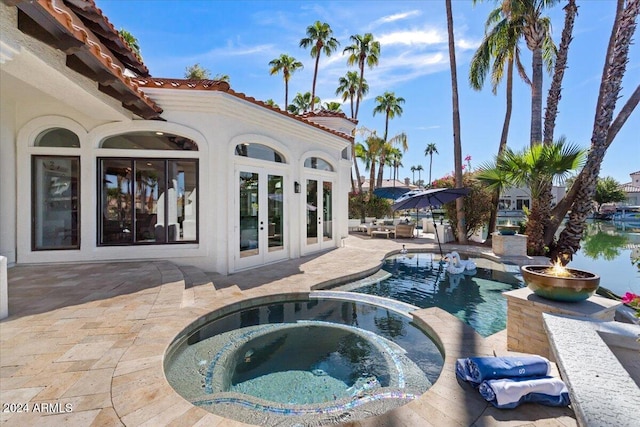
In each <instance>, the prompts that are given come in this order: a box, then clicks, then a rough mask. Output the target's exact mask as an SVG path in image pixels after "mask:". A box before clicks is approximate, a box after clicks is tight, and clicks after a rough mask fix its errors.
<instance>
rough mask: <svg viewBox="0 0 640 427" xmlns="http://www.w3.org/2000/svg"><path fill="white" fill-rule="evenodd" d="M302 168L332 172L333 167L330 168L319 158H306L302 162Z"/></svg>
mask: <svg viewBox="0 0 640 427" xmlns="http://www.w3.org/2000/svg"><path fill="white" fill-rule="evenodd" d="M304 167H305V168H311V169H318V170H323V171H329V172H333V166H331V165H330V164H329V162H327V161H326V160H323V159H321V158H320V157H309V158H307V160H305V161H304Z"/></svg>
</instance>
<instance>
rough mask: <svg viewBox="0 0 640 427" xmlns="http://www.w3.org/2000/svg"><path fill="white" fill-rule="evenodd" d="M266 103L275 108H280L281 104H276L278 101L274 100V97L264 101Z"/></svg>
mask: <svg viewBox="0 0 640 427" xmlns="http://www.w3.org/2000/svg"><path fill="white" fill-rule="evenodd" d="M264 103H265V104H267V105H269V106H271V107H273V108H278V109H279V108H280V106H279V105H278V104H276V101H274V100H273V99H271V98H269V99H267V100H266V101H264Z"/></svg>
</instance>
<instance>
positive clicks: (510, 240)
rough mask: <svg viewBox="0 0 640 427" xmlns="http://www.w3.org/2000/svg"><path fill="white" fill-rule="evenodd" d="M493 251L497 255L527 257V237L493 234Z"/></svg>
mask: <svg viewBox="0 0 640 427" xmlns="http://www.w3.org/2000/svg"><path fill="white" fill-rule="evenodd" d="M491 249H492V250H493V253H494V254H496V255H506V256H527V236H526V235H524V234H512V235H504V236H503V235H502V234H500V233H498V232H495V233H493V234H492V238H491Z"/></svg>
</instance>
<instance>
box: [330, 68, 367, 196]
mask: <svg viewBox="0 0 640 427" xmlns="http://www.w3.org/2000/svg"><path fill="white" fill-rule="evenodd" d="M367 93H369V85H368V84H367V80H366V79H362V81H361V80H360V77H359V76H358V73H357V72H356V71H347V74H346V75H345V76H344V77H340V79H338V88H337V89H336V95H341V96H342V100H343V101H345V102H346V100H347V99H348V100H349V103H350V105H351V118H355V114H354V110H353V101H354V97H355V96H357V95H358V94H359V95H360V96H364V95H366V94H367ZM351 152H352V153H355V138H354V139H352V140H351ZM353 168H354V170H355V173H356V177H357V188H358V193H362V182H361V181H360V167H359V166H358V159H357V157H356V156H355V154H354V155H353ZM351 189H352V191H353V192H355V191H356V182H355V181H354V179H353V171H352V172H351Z"/></svg>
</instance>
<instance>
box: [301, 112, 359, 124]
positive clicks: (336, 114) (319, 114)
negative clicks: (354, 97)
mask: <svg viewBox="0 0 640 427" xmlns="http://www.w3.org/2000/svg"><path fill="white" fill-rule="evenodd" d="M302 117H304V118H309V117H339V118H341V119H346V120H349V121H350V122H352V123H356V124H357V123H358V120H357V119H352V118H350V117H347V115H346V114H345V113H344V112H343V111H329V110H318V111H314V112H308V113H304V114H302Z"/></svg>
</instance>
